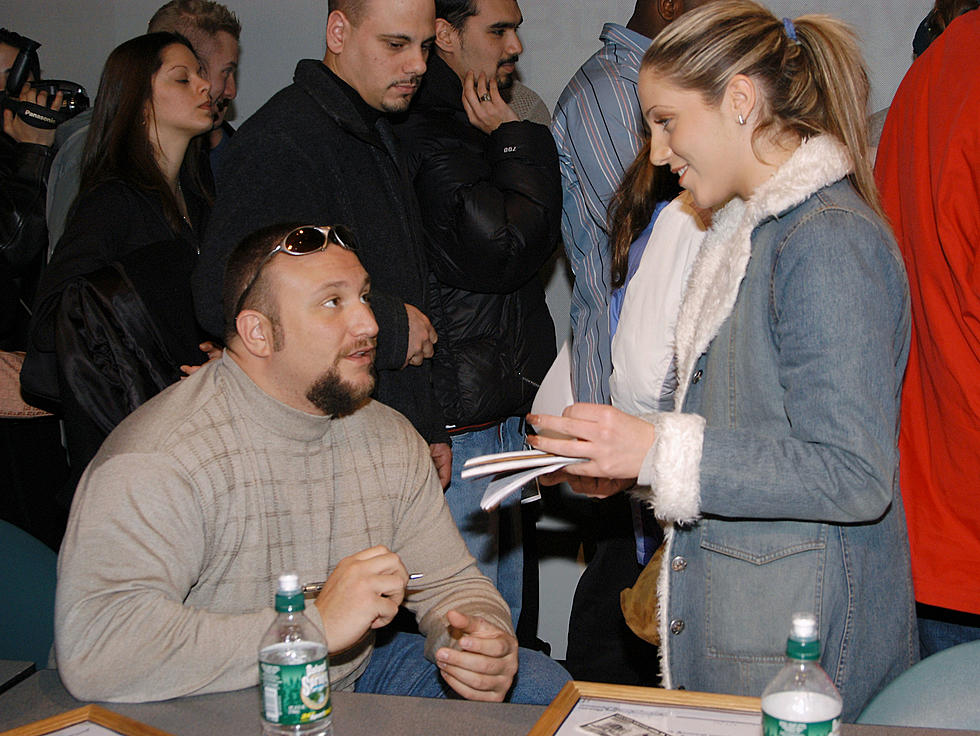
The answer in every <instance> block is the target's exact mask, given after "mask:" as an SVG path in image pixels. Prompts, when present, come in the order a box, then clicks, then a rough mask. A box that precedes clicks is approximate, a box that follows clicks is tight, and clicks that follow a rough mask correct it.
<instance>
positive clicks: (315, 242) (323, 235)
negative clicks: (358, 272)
mask: <svg viewBox="0 0 980 736" xmlns="http://www.w3.org/2000/svg"><path fill="white" fill-rule="evenodd" d="M331 245H337V246H340V247H341V248H343V249H344V250H349V251H355V252H356V251H357V240H356V238H355V237H354V233H352V232H351V230H350V228H349V227H347V226H346V225H326V226H323V227H320V226H318V225H304V226H303V227H298V228H296V229H295V230H291V231H290V232H289V233H288V234H287V235H286V237H284V238H283V239H282V240H281V241H280V242H279V244H278V245H277V246H276V247H275V248H273V249H272V250H271V251H269V252H268V253H267V254H266V255H265V257H264V258H263V259H262V260H261V261H259V265H258V267H257V268H256V269H255V273H254V274H252V278H250V279H249V281H248V285H247V286H246V287H245V290H244V291H242V295H241V296H240V297H238V304H237V306H236V307H235V314H236V315H237V314H240V313H241V311H242V308H243V307H244V306H245V300H246V299H247V298H248V295H249V293H251V291H252V287H253V286H255V282H256V281H258V280H259V274H261V273H262V269H263V268H265V264H267V263H268V262H269V261H270V260H272V257H273V256H274V255H275V254H276V253H287V254H289V255H291V256H305V255H309V254H310V253H319V252H320V251H324V250H326V249H327V247H328V246H331Z"/></svg>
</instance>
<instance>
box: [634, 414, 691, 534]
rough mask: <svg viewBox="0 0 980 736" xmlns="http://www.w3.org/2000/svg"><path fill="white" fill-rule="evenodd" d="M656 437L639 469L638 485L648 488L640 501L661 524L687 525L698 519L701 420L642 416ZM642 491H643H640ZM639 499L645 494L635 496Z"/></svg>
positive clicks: (680, 415) (674, 415)
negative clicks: (643, 501) (644, 503)
mask: <svg viewBox="0 0 980 736" xmlns="http://www.w3.org/2000/svg"><path fill="white" fill-rule="evenodd" d="M644 419H646V420H647V421H649V422H651V423H652V424H653V426H654V428H655V429H656V432H657V438H656V440H655V441H654V443H653V445H652V446H651V447H650V450H649V451H648V452H647V455H646V457H645V458H644V459H643V465H642V467H641V468H640V475H639V477H638V478H637V485H638V486H650V489H649V493H650V496H648V497H646V498H644V499H643V500H645V501H647V502H648V503H651V504H652V505H653V510H654V513H655V514H656V516H657V518H658V519H660V520H662V521H669V522H679V523H690V522H693V521H696V520H697V519H698V518H700V516H701V448H702V445H703V443H704V424H705V422H704V417H702V416H700V415H698V414H679V413H673V412H671V413H658V414H652V415H648V416H645V417H644ZM644 490H645V489H644ZM637 495H638V496H640V497H641V498H643V496H645V495H646V494H644V493H643V492H642V491H640V492H639V493H637Z"/></svg>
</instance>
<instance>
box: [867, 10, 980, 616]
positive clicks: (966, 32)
mask: <svg viewBox="0 0 980 736" xmlns="http://www.w3.org/2000/svg"><path fill="white" fill-rule="evenodd" d="M978 48H980V11H971V12H968V13H966V14H965V15H963V16H961V17H960V18H959V19H957V20H956V21H954V22H953V23H951V24H950V26H949V28H947V30H946V31H945V32H944V33H943V34H942V35H941V36H940V37H939V38H938V39H937V40H936V41H934V42H933V43H932V45H930V47H929V49H928V50H927V51H926V52H925V53H924V54H923V55H922V56H921V57H919V58H918V59H917V60H916V61H915V63H914V64H913V65H912V68H911V69H910V70H909V72H908V74H906V75H905V79H904V80H903V81H902V84H901V86H900V87H899V89H898V92H897V93H896V94H895V99H894V100H893V101H892V105H891V108H890V110H889V112H888V119H887V120H886V122H885V128H884V131H883V133H882V137H881V145H880V146H879V148H878V158H877V162H876V166H875V177H876V179H877V181H878V186H879V188H880V189H881V195H882V201H883V204H884V207H885V211H886V212H887V213H888V216H889V218H890V220H891V223H892V226H893V227H894V229H895V237H896V239H897V240H898V243H899V246H900V247H901V249H902V255H903V257H904V259H905V265H906V268H907V269H908V275H909V286H910V289H911V299H912V347H911V352H910V354H909V363H908V371H907V373H906V376H905V385H904V388H903V394H902V426H901V435H900V440H899V449H900V451H901V485H902V496H903V498H904V501H905V511H906V516H907V519H908V529H909V538H910V541H911V546H912V575H913V579H914V582H915V596H916V599H917V600H918V601H920V602H922V603H926V604H930V605H934V606H941V607H944V608H951V609H955V610H959V611H968V612H972V613H980V261H978V258H977V255H978V251H980V73H978V71H977V49H978Z"/></svg>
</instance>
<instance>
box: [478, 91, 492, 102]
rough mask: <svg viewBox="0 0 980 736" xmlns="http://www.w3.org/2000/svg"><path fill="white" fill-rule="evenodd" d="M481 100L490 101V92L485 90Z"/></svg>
mask: <svg viewBox="0 0 980 736" xmlns="http://www.w3.org/2000/svg"><path fill="white" fill-rule="evenodd" d="M480 102H490V93H489V92H484V93H483V94H482V95H480Z"/></svg>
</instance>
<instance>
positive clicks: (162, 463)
mask: <svg viewBox="0 0 980 736" xmlns="http://www.w3.org/2000/svg"><path fill="white" fill-rule="evenodd" d="M379 544H383V545H387V546H388V547H389V548H391V549H392V550H393V551H395V552H397V553H398V554H399V556H400V557H401V559H402V561H403V562H404V564H405V566H406V567H407V568H408V570H410V571H411V572H421V573H424V577H423V578H422V579H421V580H420V581H418V584H417V588H418V589H417V590H415V588H416V584H413V591H415V592H413V593H412V594H411V595H410V596H409V597H408V598H407V599H406V602H405V605H406V606H407V607H408V608H409V609H410V610H412V611H413V613H415V616H416V618H417V619H418V621H419V628H420V630H421V632H422V633H423V634H425V635H426V636H427V642H426V654H427V656H429V657H430V658H431V657H432V655H433V653H434V652H435V649H436V648H438V647H439V646H442V645H445V644H448V634H447V630H446V622H445V618H444V617H445V613H446V611H448V610H449V609H451V608H456V609H458V610H460V611H462V612H464V613H467V614H479V615H480V616H483V617H484V618H486V619H487V620H488V621H490V622H491V623H493V624H495V625H496V626H499V627H501V628H503V629H505V630H507V631H511V630H512V629H511V625H510V619H509V614H508V610H507V607H506V605H505V604H504V602H503V600H502V599H501V598H500V595H499V594H498V593H497V591H496V590H495V589H494V588H493V586H492V585H491V584H490V581H489V580H487V579H486V578H485V577H483V576H482V575H481V574H480V573H479V571H478V570H477V568H476V565H475V563H474V561H473V558H472V557H471V556H470V555H469V553H468V552H467V550H466V546H465V545H464V543H463V541H462V540H461V538H460V536H459V533H458V532H457V530H456V525H455V524H454V523H453V519H452V517H451V516H450V514H449V511H448V509H447V507H446V505H445V502H444V501H443V497H442V490H441V488H440V486H439V483H438V479H437V476H436V473H435V470H434V467H433V465H432V461H431V459H430V457H429V453H428V448H427V446H426V445H425V443H424V441H423V440H422V438H421V437H419V435H418V434H417V433H416V432H415V430H414V429H413V428H412V426H411V424H410V423H409V422H408V420H406V419H405V418H404V417H403V416H402V415H401V414H398V413H397V412H395V411H394V410H392V409H390V408H388V407H386V406H384V405H382V404H378V403H377V402H371V403H369V404H368V405H367V406H365V407H364V408H363V409H360V410H359V411H357V412H355V413H354V414H353V415H352V416H349V417H345V418H342V419H331V418H329V417H319V416H313V415H310V414H306V413H304V412H301V411H297V410H295V409H292V408H290V407H288V406H286V405H284V404H281V403H280V402H278V401H276V400H275V399H273V398H272V397H271V396H269V395H268V394H266V393H265V392H264V391H262V390H261V389H260V388H259V387H258V386H256V385H255V384H254V383H253V382H252V381H251V379H249V378H248V376H247V375H246V374H245V373H244V371H242V369H241V368H240V367H239V366H238V365H237V364H236V363H235V362H234V361H233V360H232V359H231V358H230V357H228V356H226V357H225V358H223V359H222V360H220V361H218V362H216V363H214V364H211V365H208V366H206V367H205V368H202V369H201V370H200V371H198V372H197V373H195V374H194V375H193V376H192V377H190V378H188V379H186V380H184V381H182V382H180V383H179V384H177V385H174V386H172V387H170V388H169V389H167V390H166V391H164V392H163V393H161V394H160V395H158V396H157V397H155V398H154V399H152V400H151V401H149V402H147V403H146V404H145V405H143V406H142V407H140V408H139V409H138V410H137V411H136V412H134V413H133V414H132V415H131V416H129V417H128V418H127V419H126V420H125V421H124V422H123V423H122V424H120V425H119V427H118V428H117V429H116V430H115V431H114V432H113V433H112V434H111V435H110V436H109V438H108V439H107V440H106V442H105V444H104V445H103V446H102V449H101V450H100V451H99V453H98V455H97V456H96V457H95V459H94V460H93V461H92V463H91V465H90V466H89V467H88V469H87V470H86V472H85V475H84V476H83V477H82V479H81V482H80V484H79V487H78V490H77V492H76V494H75V501H74V504H73V506H72V510H71V517H70V519H69V522H68V531H67V534H66V536H65V540H64V543H63V545H62V548H61V553H60V555H59V559H58V591H57V600H56V612H55V654H56V657H57V662H58V667H59V670H60V673H61V677H62V680H63V681H64V683H65V686H66V687H67V688H68V689H69V691H70V692H71V693H72V694H73V695H74V696H75V697H77V698H79V699H82V700H104V701H148V700H163V699H166V698H173V697H178V696H183V695H194V694H200V693H207V692H215V691H223V690H234V689H238V688H244V687H248V686H251V685H255V684H256V683H257V682H258V667H257V654H258V645H259V640H260V638H261V637H262V634H263V633H264V632H265V630H266V628H268V626H269V624H270V623H271V622H272V619H273V617H274V615H275V614H274V611H273V608H272V601H273V595H274V592H275V583H276V578H277V576H278V575H279V574H280V573H281V572H284V571H288V570H295V571H297V572H298V573H299V577H300V581H301V582H304V583H305V582H313V581H320V580H324V579H326V578H327V576H328V575H329V574H330V573H331V572H332V570H333V569H334V567H335V566H336V565H337V563H338V562H339V561H340V560H341V559H343V558H344V557H346V556H348V555H351V554H354V553H356V552H359V551H361V550H363V549H366V548H368V547H371V546H374V545H379ZM307 613H308V614H312V615H310V618H311V620H312V621H313V622H314V623H315V624H316V626H317V627H318V628H320V629H321V630H322V626H323V625H322V621H321V620H320V617H319V615H317V611H316V609H315V608H313V607H312V605H311V606H309V607H308V609H307ZM328 644H329V642H328ZM372 645H373V636H368V637H367V638H366V639H365V641H364V642H363V643H362V644H361V645H359V646H358V647H356V648H355V649H353V650H350V651H348V652H346V653H344V654H343V655H342V656H341V657H338V658H336V659H335V660H334V661H331V667H330V675H331V680H332V682H333V687H334V688H335V689H352V688H353V685H354V682H355V681H356V679H357V677H358V676H359V675H360V673H361V671H363V668H364V667H365V666H366V664H367V658H368V655H369V654H370V651H371V648H372Z"/></svg>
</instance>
